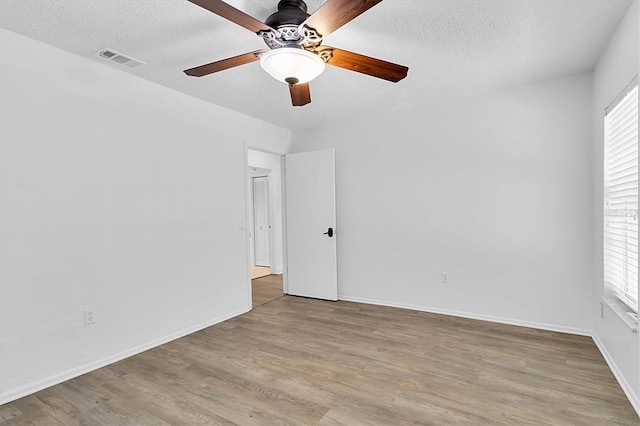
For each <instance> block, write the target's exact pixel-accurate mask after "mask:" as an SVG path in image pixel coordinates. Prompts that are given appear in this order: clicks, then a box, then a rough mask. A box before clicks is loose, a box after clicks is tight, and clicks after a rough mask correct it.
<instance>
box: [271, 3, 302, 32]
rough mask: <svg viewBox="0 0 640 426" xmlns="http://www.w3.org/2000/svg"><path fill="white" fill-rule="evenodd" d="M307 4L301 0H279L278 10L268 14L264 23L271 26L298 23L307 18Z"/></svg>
mask: <svg viewBox="0 0 640 426" xmlns="http://www.w3.org/2000/svg"><path fill="white" fill-rule="evenodd" d="M308 17H309V14H308V13H307V4H306V3H305V2H304V1H302V0H280V2H279V3H278V11H277V12H276V13H274V14H272V15H270V16H269V17H268V18H267V19H266V20H265V21H264V23H265V24H267V25H268V26H270V27H271V28H278V27H280V26H283V25H296V26H297V25H300V24H302V23H303V22H304V21H306V20H307V18H308Z"/></svg>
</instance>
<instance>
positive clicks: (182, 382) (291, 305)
mask: <svg viewBox="0 0 640 426" xmlns="http://www.w3.org/2000/svg"><path fill="white" fill-rule="evenodd" d="M0 424H2V425H3V426H6V425H17V424H47V425H48V424H65V425H74V424H92V425H93V424H96V425H100V424H106V425H111V424H147V425H157V424H180V425H188V424H239V425H254V424H268V425H275V424H318V425H340V424H342V425H364V424H376V425H400V424H433V425H445V424H472V425H477V424H492V425H500V424H508V425H526V424H535V425H540V424H552V425H568V424H577V425H613V424H615V425H634V426H638V424H639V419H638V417H637V416H636V414H635V412H634V411H633V409H632V407H631V405H630V403H629V402H628V401H627V399H626V398H625V396H624V395H623V393H622V390H621V389H620V387H619V385H618V384H617V382H616V381H615V379H614V377H613V375H612V373H611V372H610V370H609V369H608V367H607V366H606V364H605V362H604V360H603V358H602V356H601V354H600V353H599V352H598V350H597V348H596V346H595V345H594V343H593V341H592V340H591V339H590V338H587V337H580V336H572V335H566V334H561V333H553V332H547V331H540V330H534V329H528V328H523V327H515V326H508V325H502V324H494V323H489V322H482V321H476V320H468V319H462V318H455V317H449V316H444V315H436V314H427V313H421V312H414V311H409V310H402V309H396V308H386V307H380V306H370V305H363V304H358V303H350V302H324V301H318V300H312V299H304V298H297V297H291V296H284V297H282V298H279V299H276V300H273V301H271V302H269V303H266V304H263V305H260V306H258V307H257V308H256V309H254V310H253V311H251V312H249V313H247V314H245V315H242V316H240V317H237V318H234V319H232V320H229V321H226V322H224V323H221V324H218V325H215V326H213V327H209V328H207V329H205V330H202V331H200V332H197V333H193V334H191V335H189V336H186V337H184V338H182V339H179V340H176V341H173V342H170V343H168V344H165V345H162V346H160V347H157V348H155V349H152V350H149V351H147V352H144V353H142V354H139V355H137V356H134V357H131V358H128V359H126V360H124V361H121V362H118V363H115V364H112V365H110V366H108V367H105V368H102V369H99V370H96V371H94V372H92V373H89V374H86V375H84V376H81V377H78V378H76V379H73V380H70V381H68V382H65V383H63V384H60V385H57V386H54V387H52V388H49V389H46V390H43V391H41V392H38V393H36V394H34V395H31V396H28V397H25V398H22V399H20V400H17V401H14V402H12V403H10V404H5V405H4V406H2V407H0Z"/></svg>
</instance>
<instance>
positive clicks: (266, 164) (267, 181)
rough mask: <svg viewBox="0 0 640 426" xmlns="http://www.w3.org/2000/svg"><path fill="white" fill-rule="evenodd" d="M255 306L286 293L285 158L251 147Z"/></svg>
mask: <svg viewBox="0 0 640 426" xmlns="http://www.w3.org/2000/svg"><path fill="white" fill-rule="evenodd" d="M247 167H248V173H247V176H248V182H247V190H248V203H247V208H248V212H247V216H248V218H249V224H248V230H249V253H250V255H249V263H250V264H249V267H250V268H251V294H252V297H251V298H252V306H253V307H256V306H259V305H261V304H264V303H267V302H269V301H271V300H274V299H277V298H279V297H282V296H283V295H284V279H283V273H284V248H283V244H284V243H283V206H282V200H283V198H282V185H283V176H282V158H281V156H280V155H276V154H271V153H267V152H262V151H257V150H253V149H248V150H247Z"/></svg>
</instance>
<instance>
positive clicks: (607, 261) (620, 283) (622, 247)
mask: <svg viewBox="0 0 640 426" xmlns="http://www.w3.org/2000/svg"><path fill="white" fill-rule="evenodd" d="M604 128H605V129H604V133H605V155H604V181H605V182H604V278H605V296H607V297H615V298H617V299H618V300H620V301H621V302H623V303H624V304H625V305H626V306H627V307H628V308H630V309H631V310H632V311H633V312H637V311H638V77H637V76H636V78H635V79H634V80H633V81H632V83H631V84H629V86H628V87H627V88H626V89H625V90H624V91H623V92H622V93H621V94H620V96H618V97H617V98H616V100H615V101H614V102H613V103H612V104H611V105H610V106H609V107H607V109H606V110H605V119H604Z"/></svg>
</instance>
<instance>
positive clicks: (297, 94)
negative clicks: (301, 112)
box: [289, 83, 311, 106]
mask: <svg viewBox="0 0 640 426" xmlns="http://www.w3.org/2000/svg"><path fill="white" fill-rule="evenodd" d="M289 92H290V93H291V104H292V105H293V106H303V105H306V104H308V103H310V102H311V91H309V83H299V84H290V85H289Z"/></svg>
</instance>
